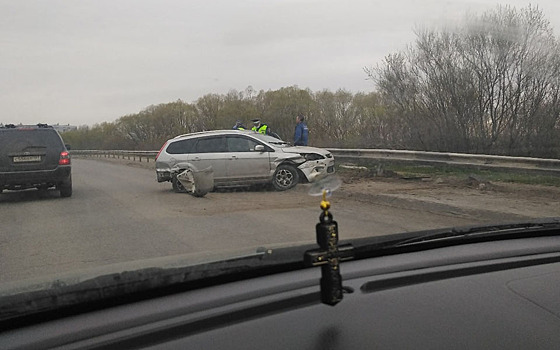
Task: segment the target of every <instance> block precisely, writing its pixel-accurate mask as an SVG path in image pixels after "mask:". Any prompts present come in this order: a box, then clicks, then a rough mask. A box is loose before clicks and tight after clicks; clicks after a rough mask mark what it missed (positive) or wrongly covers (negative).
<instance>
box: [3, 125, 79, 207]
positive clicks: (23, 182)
mask: <svg viewBox="0 0 560 350" xmlns="http://www.w3.org/2000/svg"><path fill="white" fill-rule="evenodd" d="M33 187H35V188H37V189H48V188H49V187H56V188H57V189H58V190H59V191H60V196H61V197H70V196H71V195H72V174H71V165H70V154H69V153H68V150H67V149H66V146H65V145H64V142H63V141H62V138H61V137H60V135H59V134H58V132H57V131H56V130H55V129H53V127H52V126H49V125H46V124H37V125H12V124H10V125H4V126H0V192H2V191H3V190H5V189H7V190H23V189H26V188H33Z"/></svg>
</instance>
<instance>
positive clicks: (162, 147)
mask: <svg viewBox="0 0 560 350" xmlns="http://www.w3.org/2000/svg"><path fill="white" fill-rule="evenodd" d="M166 145H167V142H166V143H164V144H163V146H161V148H160V149H159V152H158V153H157V156H156V160H157V159H158V158H159V154H160V153H161V151H163V149H164V148H165V146H166Z"/></svg>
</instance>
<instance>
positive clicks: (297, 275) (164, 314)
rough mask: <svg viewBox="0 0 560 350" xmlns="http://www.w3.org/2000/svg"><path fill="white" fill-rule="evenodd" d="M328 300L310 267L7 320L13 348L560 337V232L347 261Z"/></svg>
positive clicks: (407, 345) (436, 344)
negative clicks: (26, 320) (338, 292)
mask: <svg viewBox="0 0 560 350" xmlns="http://www.w3.org/2000/svg"><path fill="white" fill-rule="evenodd" d="M341 273H342V276H343V279H344V280H343V285H344V291H345V292H344V295H343V300H342V301H341V302H340V303H338V304H337V305H336V306H328V305H325V304H321V303H320V293H319V283H318V281H319V279H320V277H321V276H320V269H317V268H307V269H303V270H295V271H290V272H283V273H278V274H273V275H269V276H264V277H259V278H251V279H247V280H241V281H235V282H229V283H223V284H220V285H213V286H209V287H205V288H200V289H194V290H188V291H183V292H180V293H175V294H171V295H165V296H158V297H155V298H152V299H146V300H142V301H136V302H132V303H129V304H126V303H124V304H122V305H116V306H111V307H108V308H104V309H99V310H92V311H90V312H83V313H80V314H75V315H71V316H67V317H61V318H56V319H52V320H42V321H41V322H36V323H32V324H29V325H19V326H18V327H13V328H11V329H8V330H5V331H4V332H0V348H2V349H24V348H29V349H42V348H63V349H186V348H189V349H257V348H266V349H366V348H367V349H445V348H453V349H473V348H478V349H480V348H484V349H494V348H499V349H528V348H533V349H537V348H538V349H553V348H558V344H559V343H560V298H559V296H560V293H559V291H560V237H556V236H547V237H535V238H523V239H513V240H503V241H491V242H481V243H472V244H464V245H453V246H448V247H441V248H436V249H429V250H419V251H411V252H408V253H403V254H396V255H387V256H378V257H374V258H368V259H361V260H356V261H349V262H345V263H343V264H341Z"/></svg>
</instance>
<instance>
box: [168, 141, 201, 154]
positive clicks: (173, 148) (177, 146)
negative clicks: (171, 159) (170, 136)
mask: <svg viewBox="0 0 560 350" xmlns="http://www.w3.org/2000/svg"><path fill="white" fill-rule="evenodd" d="M195 143H196V139H188V140H181V141H175V142H173V143H170V144H169V146H167V150H166V152H167V153H169V154H186V153H191V152H192V149H193V146H194V144H195Z"/></svg>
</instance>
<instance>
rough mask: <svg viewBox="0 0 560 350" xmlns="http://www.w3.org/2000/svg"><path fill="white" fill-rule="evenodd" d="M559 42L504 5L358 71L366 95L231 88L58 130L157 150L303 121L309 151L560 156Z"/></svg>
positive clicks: (76, 142) (78, 139)
mask: <svg viewBox="0 0 560 350" xmlns="http://www.w3.org/2000/svg"><path fill="white" fill-rule="evenodd" d="M559 49H560V46H559V42H558V39H557V38H556V37H555V36H554V34H553V30H552V28H551V26H550V23H549V22H548V21H547V20H546V19H545V17H544V15H543V13H542V11H541V10H540V9H538V8H537V7H532V6H529V7H526V8H522V9H520V10H517V9H515V8H513V7H503V6H499V7H497V8H496V9H495V10H493V11H489V12H487V13H484V14H482V15H478V16H476V15H474V16H471V17H467V18H466V20H465V22H464V23H463V24H461V25H458V26H457V27H454V28H440V29H419V30H417V31H416V41H415V42H414V43H413V44H412V45H410V46H409V47H408V48H407V49H406V50H404V51H402V52H398V53H393V54H390V55H388V56H387V57H386V58H385V59H384V61H383V62H382V63H380V64H378V65H377V66H376V67H371V68H364V71H365V74H366V76H367V77H368V78H369V79H371V80H372V82H373V83H374V85H375V87H376V89H375V91H373V92H369V93H363V92H360V93H352V92H349V91H346V90H344V89H340V90H337V91H334V92H333V91H329V90H323V91H315V92H313V91H311V90H309V89H301V88H299V87H297V86H291V87H285V88H281V89H278V90H268V91H264V90H260V91H255V90H254V89H253V88H252V87H247V88H246V89H245V90H244V91H236V90H232V91H230V92H229V93H227V94H207V95H205V96H202V97H201V98H199V99H198V100H196V101H194V102H193V103H186V102H184V101H182V100H178V101H175V102H170V103H163V104H159V105H154V106H149V107H147V108H145V109H144V110H142V111H140V112H138V113H135V114H130V115H126V116H123V117H121V118H119V119H117V120H116V121H115V122H113V123H102V124H99V125H95V126H93V127H81V128H79V129H78V130H76V131H71V132H66V133H64V134H63V138H64V139H65V142H67V143H70V144H71V145H72V147H73V148H74V149H130V150H155V149H159V147H161V146H162V145H163V143H164V142H165V141H166V140H167V139H169V138H171V137H174V136H176V135H180V134H184V133H190V132H197V131H203V130H213V129H230V128H231V127H232V126H233V125H234V124H235V122H236V121H237V120H240V121H242V122H244V123H245V125H246V126H247V127H249V128H250V127H251V125H250V124H251V123H250V121H251V119H253V118H260V119H261V120H262V121H263V122H265V123H267V124H268V125H269V127H270V128H271V129H272V130H273V131H274V132H276V133H277V134H279V135H280V136H281V137H282V138H283V139H284V140H286V141H290V140H292V138H293V132H294V126H295V116H296V115H298V114H300V113H301V114H304V115H305V116H306V122H307V124H308V127H309V130H310V134H309V139H310V145H313V146H318V147H343V148H389V149H410V150H425V151H447V152H465V153H486V154H506V155H515V156H536V157H556V158H557V157H559V156H560V50H559Z"/></svg>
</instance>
